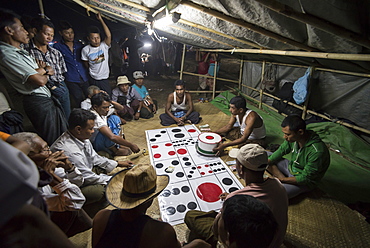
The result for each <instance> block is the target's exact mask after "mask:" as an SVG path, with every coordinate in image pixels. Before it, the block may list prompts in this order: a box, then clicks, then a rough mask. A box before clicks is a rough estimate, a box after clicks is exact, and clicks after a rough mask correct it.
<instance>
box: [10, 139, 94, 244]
mask: <svg viewBox="0 0 370 248" xmlns="http://www.w3.org/2000/svg"><path fill="white" fill-rule="evenodd" d="M14 137H16V138H19V139H20V140H23V141H25V142H27V143H28V144H29V145H30V147H31V151H30V152H29V154H28V157H29V158H30V159H31V160H32V161H33V162H34V163H35V164H36V165H37V167H38V169H39V173H40V181H39V191H40V193H41V195H42V196H43V197H44V199H45V200H46V204H47V207H48V210H49V211H50V218H51V220H52V221H53V222H54V223H55V224H57V225H58V226H59V228H60V229H61V230H62V231H63V232H64V233H65V234H66V235H67V236H69V237H70V236H73V235H75V234H77V233H80V232H83V231H85V230H87V229H89V228H90V227H91V225H92V222H91V219H90V217H89V216H88V215H87V214H86V212H85V211H84V210H82V206H83V205H84V203H85V197H84V195H83V194H82V192H81V190H80V188H79V187H78V185H82V183H83V177H82V174H81V172H80V171H79V170H78V169H77V168H76V167H75V166H74V164H73V163H71V162H70V161H69V159H68V157H67V156H66V155H65V154H64V153H63V151H58V152H54V153H52V152H51V151H50V148H49V146H48V144H47V143H46V142H45V141H44V140H43V139H42V138H41V137H39V136H38V135H37V134H35V133H29V132H22V133H16V134H14Z"/></svg>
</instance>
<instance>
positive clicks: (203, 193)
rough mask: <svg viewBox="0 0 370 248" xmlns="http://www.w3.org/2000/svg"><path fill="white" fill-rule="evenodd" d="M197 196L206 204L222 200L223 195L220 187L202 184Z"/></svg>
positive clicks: (212, 184)
mask: <svg viewBox="0 0 370 248" xmlns="http://www.w3.org/2000/svg"><path fill="white" fill-rule="evenodd" d="M196 192H197V196H198V197H199V198H200V199H201V200H203V201H206V202H216V201H218V200H220V198H219V196H220V194H221V193H222V189H221V188H220V186H218V185H217V184H214V183H202V184H201V185H199V186H198V188H197V191H196Z"/></svg>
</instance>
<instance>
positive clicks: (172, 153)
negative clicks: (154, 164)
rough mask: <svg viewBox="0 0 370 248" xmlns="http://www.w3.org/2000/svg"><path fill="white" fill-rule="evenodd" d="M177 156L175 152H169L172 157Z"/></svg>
mask: <svg viewBox="0 0 370 248" xmlns="http://www.w3.org/2000/svg"><path fill="white" fill-rule="evenodd" d="M175 154H176V152H174V151H169V152H168V155H171V156H173V155H175Z"/></svg>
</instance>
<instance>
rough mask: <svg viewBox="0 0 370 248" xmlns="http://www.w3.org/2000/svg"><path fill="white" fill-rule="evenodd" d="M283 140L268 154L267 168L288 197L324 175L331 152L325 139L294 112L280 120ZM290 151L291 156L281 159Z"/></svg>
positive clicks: (305, 188) (317, 181)
mask: <svg viewBox="0 0 370 248" xmlns="http://www.w3.org/2000/svg"><path fill="white" fill-rule="evenodd" d="M281 127H282V131H283V133H284V139H285V141H284V143H283V144H281V146H280V147H279V149H278V150H276V151H275V152H274V153H273V154H272V155H270V157H269V168H268V170H269V172H270V173H271V174H273V175H274V176H276V177H277V178H278V179H279V180H280V182H282V183H283V185H284V187H285V189H286V191H287V194H288V197H289V199H290V198H293V197H295V196H297V195H299V194H301V193H304V192H307V191H310V190H312V189H314V188H315V187H316V186H317V184H318V183H319V182H320V180H321V178H322V177H323V176H324V175H325V172H326V170H327V169H328V167H329V164H330V154H329V150H328V148H327V147H326V145H325V143H324V142H323V141H322V140H321V139H320V137H319V136H318V135H317V134H316V133H315V132H314V131H311V130H306V123H305V122H304V120H303V119H302V118H301V117H300V116H297V115H291V116H288V117H286V118H285V119H284V120H283V122H282V123H281ZM289 153H292V157H291V160H290V161H288V160H287V159H283V156H284V155H286V154H289Z"/></svg>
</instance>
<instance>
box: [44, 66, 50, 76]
mask: <svg viewBox="0 0 370 248" xmlns="http://www.w3.org/2000/svg"><path fill="white" fill-rule="evenodd" d="M44 70H45V73H44V75H48V74H49V70H48V68H47V67H45V68H44Z"/></svg>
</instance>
